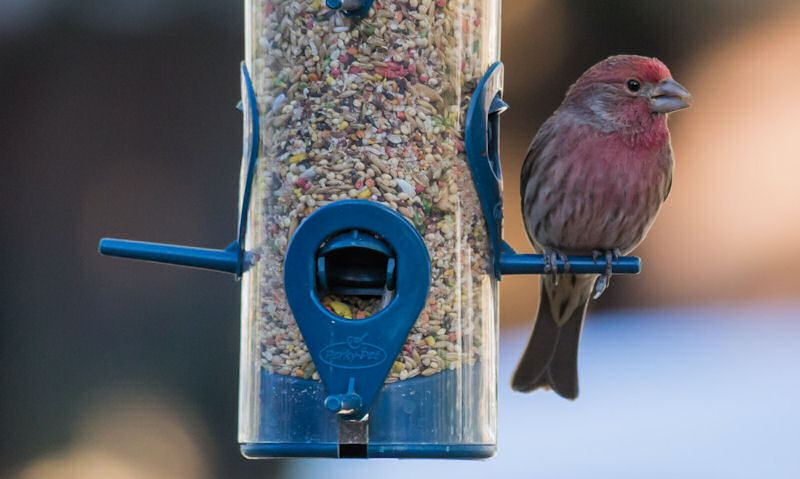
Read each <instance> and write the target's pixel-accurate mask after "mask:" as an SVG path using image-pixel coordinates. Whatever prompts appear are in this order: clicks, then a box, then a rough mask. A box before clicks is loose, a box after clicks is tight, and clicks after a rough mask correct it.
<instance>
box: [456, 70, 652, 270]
mask: <svg viewBox="0 0 800 479" xmlns="http://www.w3.org/2000/svg"><path fill="white" fill-rule="evenodd" d="M502 92H503V64H502V63H501V62H497V63H494V64H493V65H492V66H491V67H489V69H488V70H487V72H486V74H484V76H483V78H482V79H481V81H480V82H479V83H478V86H477V88H476V89H475V93H473V95H472V100H471V101H470V104H469V109H468V110H467V119H466V132H465V137H464V143H465V145H464V146H465V149H466V151H467V161H468V163H469V167H470V170H471V171H472V179H473V182H474V183H475V189H476V190H477V192H478V196H479V197H480V201H481V208H482V209H483V214H484V217H485V218H486V229H487V233H488V236H489V242H490V246H491V249H492V257H493V258H494V263H493V270H494V275H495V277H496V278H497V279H498V280H499V279H501V276H502V275H503V274H544V273H545V261H544V256H542V255H540V254H517V253H516V252H515V251H514V250H513V249H512V248H511V246H509V245H508V244H507V243H506V242H505V241H503V178H502V173H501V165H500V154H499V144H500V118H499V116H500V114H501V113H503V112H504V111H505V110H507V109H508V105H507V104H506V103H505V102H504V101H503V97H502V95H503V93H502ZM568 260H569V264H570V269H569V272H570V273H578V274H602V273H604V272H605V269H606V262H605V260H604V259H599V258H598V259H597V260H596V261H595V260H594V259H593V258H592V257H591V256H568ZM611 267H612V272H613V273H616V274H626V273H627V274H637V273H639V272H640V271H641V269H642V268H641V260H640V259H639V258H636V257H623V258H619V259H617V260H615V261H614V262H613V263H612V265H611ZM565 272H566V271H565V270H564V264H563V262H562V261H561V260H559V262H558V273H565Z"/></svg>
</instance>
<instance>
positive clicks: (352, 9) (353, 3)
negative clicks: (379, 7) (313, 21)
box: [325, 0, 374, 18]
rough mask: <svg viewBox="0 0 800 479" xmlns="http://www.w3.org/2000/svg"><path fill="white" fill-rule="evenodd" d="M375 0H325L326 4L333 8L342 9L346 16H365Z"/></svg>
mask: <svg viewBox="0 0 800 479" xmlns="http://www.w3.org/2000/svg"><path fill="white" fill-rule="evenodd" d="M373 2H374V0H344V1H343V0H325V5H326V6H327V7H328V8H331V9H333V10H339V9H341V11H342V13H343V14H344V16H346V17H355V18H364V17H366V16H367V14H368V13H369V10H370V8H372V3H373Z"/></svg>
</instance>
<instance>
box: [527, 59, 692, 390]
mask: <svg viewBox="0 0 800 479" xmlns="http://www.w3.org/2000/svg"><path fill="white" fill-rule="evenodd" d="M690 101H691V96H690V95H689V93H688V92H687V91H686V90H685V89H684V88H683V87H682V86H681V85H680V84H678V83H677V82H675V81H674V80H672V77H671V75H670V72H669V70H668V69H667V67H666V66H664V64H663V63H661V62H660V61H659V60H657V59H654V58H646V57H640V56H633V55H618V56H614V57H610V58H608V59H606V60H603V61H602V62H600V63H598V64H596V65H595V66H593V67H591V68H590V69H589V70H587V71H586V72H585V73H584V74H583V75H582V76H581V77H580V78H579V79H578V81H577V82H575V84H574V85H572V87H570V89H569V91H568V92H567V95H566V97H565V98H564V101H563V102H562V103H561V105H560V106H559V108H558V109H557V110H556V111H555V113H553V115H552V116H551V117H550V118H548V119H547V121H546V122H545V123H544V124H543V125H542V127H541V128H540V129H539V132H538V133H537V134H536V137H535V138H534V139H533V143H532V144H531V147H530V150H529V152H528V155H527V157H526V159H525V163H524V164H523V167H522V178H521V183H520V188H521V192H520V193H521V197H522V212H523V219H524V221H525V226H526V230H527V232H528V237H529V238H530V240H531V242H532V243H533V246H534V248H535V249H536V250H537V251H539V252H542V253H543V254H545V257H546V258H547V259H548V260H549V261H550V262H551V264H555V263H554V262H555V259H556V258H558V257H562V258H563V257H564V256H565V255H567V254H593V255H596V256H597V255H602V256H604V257H605V259H606V260H607V261H608V262H609V263H610V260H611V259H612V258H613V257H614V256H616V255H619V254H627V253H629V252H630V251H632V250H633V249H634V248H635V247H636V246H637V245H638V244H639V243H640V242H641V241H642V240H643V239H644V237H645V236H646V235H647V232H648V230H649V229H650V227H651V226H652V224H653V221H654V220H655V217H656V215H657V213H658V210H659V208H660V207H661V204H662V203H663V202H664V200H665V199H666V197H667V195H668V194H669V190H670V186H671V184H672V167H673V160H672V148H671V146H670V137H669V130H668V128H667V114H668V113H670V112H672V111H676V110H679V109H682V108H685V107H687V106H689V102H690ZM609 278H610V268H609V269H607V270H606V274H604V275H601V276H599V277H598V276H597V275H564V276H562V277H561V278H560V280H559V278H558V276H556V275H555V274H553V275H545V276H543V277H542V279H541V299H540V303H539V313H538V316H537V319H536V323H535V325H534V331H533V333H532V335H531V339H530V341H529V343H528V346H527V347H526V349H525V353H524V354H523V356H522V359H521V360H520V363H519V365H518V366H517V369H516V371H515V372H514V377H513V379H512V387H513V388H514V389H515V390H517V391H524V392H529V391H533V390H534V389H537V388H539V387H548V386H549V387H551V388H553V389H554V390H555V391H556V392H557V393H558V394H560V395H561V396H563V397H566V398H569V399H574V398H576V397H577V395H578V377H577V353H578V341H579V338H580V332H581V327H582V324H583V318H584V316H585V312H586V306H587V304H588V301H589V298H590V297H591V296H592V290H593V289H595V297H597V296H599V295H600V294H601V293H602V292H603V291H604V290H605V288H606V287H607V286H608V281H609Z"/></svg>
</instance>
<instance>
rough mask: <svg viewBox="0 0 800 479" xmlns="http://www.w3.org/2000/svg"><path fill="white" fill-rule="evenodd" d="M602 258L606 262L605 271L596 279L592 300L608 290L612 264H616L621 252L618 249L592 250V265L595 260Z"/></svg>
mask: <svg viewBox="0 0 800 479" xmlns="http://www.w3.org/2000/svg"><path fill="white" fill-rule="evenodd" d="M601 256H603V257H604V259H605V260H606V270H605V272H604V273H603V274H601V275H600V277H599V278H597V281H596V282H595V283H594V296H593V298H594V299H597V298H599V297H600V295H601V294H603V293H604V292H605V290H606V289H608V285H609V284H610V283H611V270H612V268H613V263H614V262H616V261H617V260H618V259H619V257H620V256H621V252H620V250H619V248H614V249H608V250H597V249H596V250H593V251H592V259H593V260H594V263H595V264H597V259H598V258H599V257H601Z"/></svg>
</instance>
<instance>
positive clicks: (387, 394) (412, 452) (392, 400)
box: [241, 363, 497, 459]
mask: <svg viewBox="0 0 800 479" xmlns="http://www.w3.org/2000/svg"><path fill="white" fill-rule="evenodd" d="M480 371H481V367H480V364H479V363H476V364H475V365H473V366H466V367H464V368H462V369H461V370H460V371H444V372H442V373H439V374H435V375H433V376H430V377H421V376H419V377H416V378H413V379H408V380H405V381H398V382H396V383H392V384H387V385H385V386H384V387H383V388H382V389H381V391H380V393H379V394H378V398H377V400H376V401H375V404H374V406H373V408H372V411H371V412H370V414H369V441H368V443H367V445H366V446H367V447H366V457H371V458H378V457H383V458H426V459H486V458H489V457H492V456H494V454H495V452H496V450H497V446H496V445H495V444H485V443H481V441H480V439H479V438H481V437H486V434H485V433H486V431H485V430H483V431H482V430H481V428H482V427H486V426H485V425H483V424H482V423H481V421H479V420H478V419H477V418H476V416H477V417H481V416H483V415H482V414H479V411H480V409H481V408H488V407H490V406H489V405H487V404H480V402H479V397H478V396H479V395H478V391H480V390H481V388H482V386H484V384H482V383H483V381H482V380H481V376H480ZM459 391H461V392H462V393H461V394H465V393H464V391H469V392H472V395H470V396H468V397H456V394H458V392H459ZM260 394H261V404H262V406H263V408H262V411H261V418H260V421H259V425H260V427H259V432H260V434H259V436H260V439H262V441H263V442H254V443H242V444H241V451H242V454H243V455H244V456H245V457H247V458H250V459H259V458H274V457H333V458H336V457H340V453H339V444H338V441H337V438H338V433H339V418H338V417H337V416H336V415H335V414H333V413H331V412H330V411H328V410H326V409H325V408H324V406H323V402H324V400H325V398H326V397H327V396H328V394H327V393H326V391H325V388H324V387H323V386H322V384H321V383H320V382H317V381H311V380H306V379H299V378H293V377H288V376H280V375H277V374H269V373H267V372H266V371H263V370H262V373H261V390H260ZM459 406H460V407H459ZM465 413H466V414H465ZM484 420H485V419H484ZM471 421H474V422H471ZM491 433H492V434H491V435H492V436H493V433H494V431H491Z"/></svg>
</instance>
